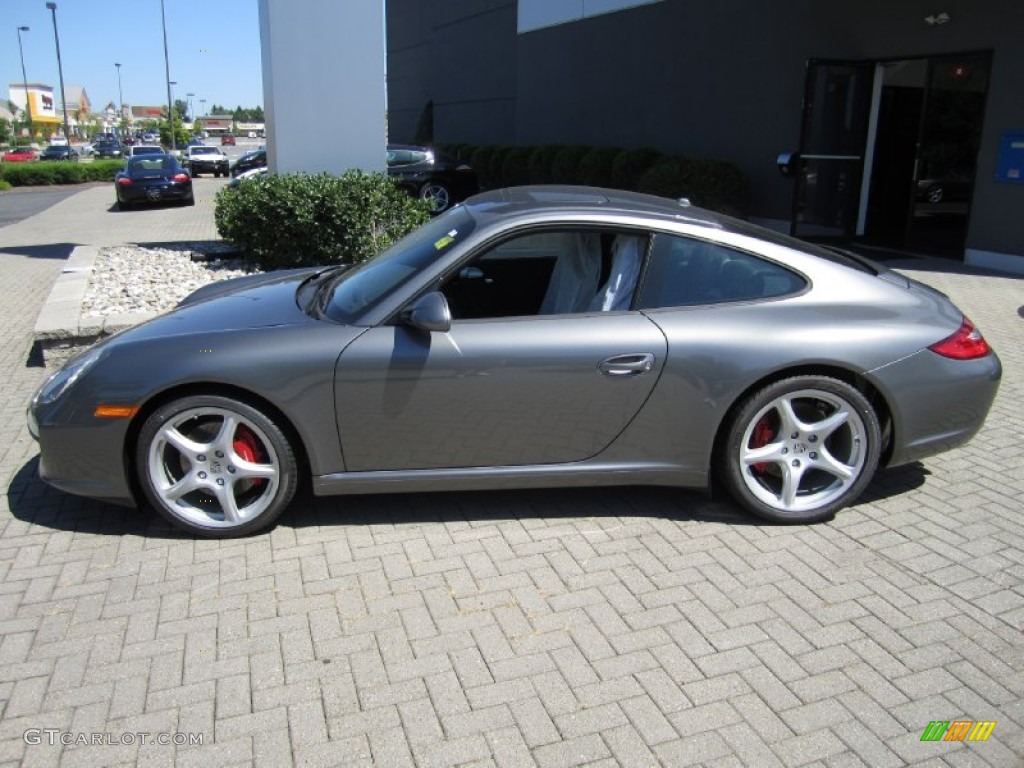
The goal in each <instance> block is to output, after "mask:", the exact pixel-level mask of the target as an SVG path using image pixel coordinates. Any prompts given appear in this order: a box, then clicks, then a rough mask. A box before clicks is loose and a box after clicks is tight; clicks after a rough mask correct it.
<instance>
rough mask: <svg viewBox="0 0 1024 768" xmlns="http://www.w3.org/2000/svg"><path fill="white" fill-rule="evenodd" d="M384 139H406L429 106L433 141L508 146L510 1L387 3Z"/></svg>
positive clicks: (511, 138)
mask: <svg viewBox="0 0 1024 768" xmlns="http://www.w3.org/2000/svg"><path fill="white" fill-rule="evenodd" d="M386 9H387V37H388V126H389V131H388V136H389V138H390V140H391V141H399V142H408V141H411V140H412V138H413V136H414V134H415V132H416V126H417V123H418V122H419V118H420V114H421V113H422V111H423V107H424V106H425V105H426V103H427V102H428V101H429V100H433V102H434V128H435V135H436V136H437V138H438V140H440V141H449V140H458V141H464V142H474V143H480V144H485V143H506V144H511V143H515V142H516V127H515V101H516V56H517V53H516V45H517V35H516V4H515V2H514V0H458V1H457V2H449V1H447V0H443V1H441V2H431V3H424V2H422V0H387V4H386Z"/></svg>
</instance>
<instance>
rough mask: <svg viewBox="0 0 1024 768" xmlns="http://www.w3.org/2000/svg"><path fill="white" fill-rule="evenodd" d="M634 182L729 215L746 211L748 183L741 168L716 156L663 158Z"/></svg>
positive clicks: (644, 189)
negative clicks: (717, 158) (705, 158)
mask: <svg viewBox="0 0 1024 768" xmlns="http://www.w3.org/2000/svg"><path fill="white" fill-rule="evenodd" d="M637 186H638V189H639V191H640V192H646V193H648V194H651V195H659V196H661V197H671V198H679V197H685V198H688V199H689V201H690V202H691V203H693V204H694V205H699V206H701V207H702V208H708V209H710V210H713V211H719V212H721V213H726V214H729V215H731V216H743V215H744V214H745V213H746V210H747V203H748V200H749V196H750V187H749V183H748V182H747V179H746V177H745V176H744V175H743V173H742V171H740V170H739V168H737V167H736V166H735V165H733V164H732V163H726V162H722V161H720V160H693V159H690V158H686V157H668V158H664V159H662V160H660V161H658V162H657V163H655V164H654V165H653V166H651V167H650V168H649V169H648V170H647V172H646V173H644V175H643V176H641V177H640V182H639V184H638V185H637Z"/></svg>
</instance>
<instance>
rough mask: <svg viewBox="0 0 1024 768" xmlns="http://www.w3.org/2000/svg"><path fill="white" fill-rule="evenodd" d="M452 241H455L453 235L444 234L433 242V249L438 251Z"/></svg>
mask: <svg viewBox="0 0 1024 768" xmlns="http://www.w3.org/2000/svg"><path fill="white" fill-rule="evenodd" d="M453 242H455V238H454V237H452V236H451V235H445V236H444V237H442V238H441V239H440V240H438V241H437V242H436V243H434V250H435V251H440V250H441V249H442V248H444V247H446V246H449V245H451V244H452V243H453Z"/></svg>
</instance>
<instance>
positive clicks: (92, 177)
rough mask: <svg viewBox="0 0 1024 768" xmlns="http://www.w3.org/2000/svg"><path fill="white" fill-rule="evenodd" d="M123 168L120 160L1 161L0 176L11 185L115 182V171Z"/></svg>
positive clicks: (31, 185) (32, 185)
mask: <svg viewBox="0 0 1024 768" xmlns="http://www.w3.org/2000/svg"><path fill="white" fill-rule="evenodd" d="M123 167H124V163H123V162H122V161H121V160H97V161H95V162H92V163H61V162H52V161H37V162H33V163H4V164H3V179H4V181H6V182H8V183H10V185H11V186H13V187H35V186H50V185H53V184H84V183H85V182H88V181H110V182H113V181H114V174H116V173H117V172H118V171H119V170H121V169H122V168H123Z"/></svg>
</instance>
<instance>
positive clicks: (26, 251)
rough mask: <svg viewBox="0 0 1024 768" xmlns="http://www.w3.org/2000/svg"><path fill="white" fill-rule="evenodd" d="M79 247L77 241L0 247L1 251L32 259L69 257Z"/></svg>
mask: <svg viewBox="0 0 1024 768" xmlns="http://www.w3.org/2000/svg"><path fill="white" fill-rule="evenodd" d="M77 247H78V244H77V243H50V244H49V245H13V246H10V247H8V248H0V253H10V254H13V255H15V256H28V257H29V258H30V259H67V258H68V256H70V255H71V252H72V251H73V250H75V248H77Z"/></svg>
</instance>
